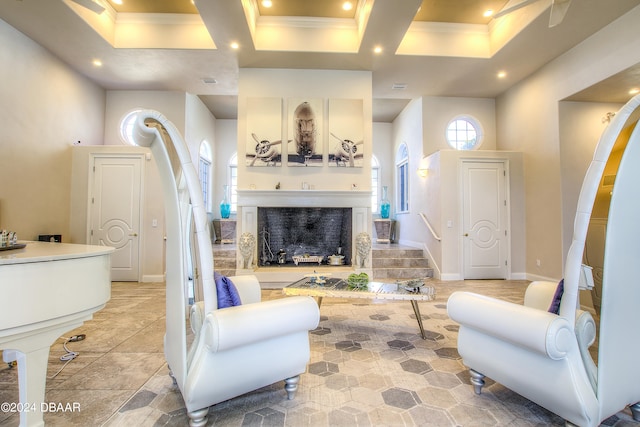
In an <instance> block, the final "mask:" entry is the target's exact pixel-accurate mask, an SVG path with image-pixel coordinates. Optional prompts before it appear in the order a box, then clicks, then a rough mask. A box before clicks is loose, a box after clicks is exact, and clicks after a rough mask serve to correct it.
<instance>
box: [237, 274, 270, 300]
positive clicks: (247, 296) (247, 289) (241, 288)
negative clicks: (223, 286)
mask: <svg viewBox="0 0 640 427" xmlns="http://www.w3.org/2000/svg"><path fill="white" fill-rule="evenodd" d="M229 279H231V281H232V282H233V284H234V285H235V287H236V289H237V290H238V294H239V295H240V301H242V304H243V305H244V304H253V303H256V302H260V300H261V298H262V295H261V289H260V282H258V278H257V277H256V276H254V275H247V276H230V277H229Z"/></svg>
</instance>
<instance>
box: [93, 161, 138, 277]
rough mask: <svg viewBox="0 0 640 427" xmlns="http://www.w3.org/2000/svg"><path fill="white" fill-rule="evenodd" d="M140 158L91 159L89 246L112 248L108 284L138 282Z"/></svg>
mask: <svg viewBox="0 0 640 427" xmlns="http://www.w3.org/2000/svg"><path fill="white" fill-rule="evenodd" d="M143 164H144V158H143V156H142V155H115V156H102V155H96V156H94V157H93V168H92V171H93V181H92V185H91V194H90V196H89V197H90V200H89V204H90V219H89V227H90V229H89V239H88V240H89V242H90V244H92V245H105V246H111V247H114V248H116V251H115V252H114V253H113V254H112V255H111V280H114V281H138V280H139V275H140V255H139V253H140V222H141V211H140V207H141V200H140V198H141V195H142V176H143V175H142V169H143Z"/></svg>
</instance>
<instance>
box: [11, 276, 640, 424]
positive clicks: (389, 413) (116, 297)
mask: <svg viewBox="0 0 640 427" xmlns="http://www.w3.org/2000/svg"><path fill="white" fill-rule="evenodd" d="M436 285H437V289H438V296H437V299H436V301H434V302H433V303H428V304H422V305H421V310H422V315H423V317H424V319H425V328H426V329H427V330H428V331H429V339H428V340H422V339H420V337H419V335H418V330H417V324H416V321H415V316H414V315H413V312H412V310H411V306H410V305H409V304H404V303H402V302H367V301H366V300H365V301H360V300H338V299H334V300H331V299H325V301H324V302H323V305H322V310H321V315H322V318H321V323H320V328H319V329H318V330H316V331H314V332H312V333H311V334H310V342H311V361H310V364H309V369H308V372H307V373H306V374H304V375H303V377H302V380H301V386H300V389H299V391H298V394H297V396H296V398H295V399H294V400H293V401H287V400H286V398H285V397H284V392H283V390H282V384H274V385H273V386H270V387H266V388H264V389H261V390H257V391H256V392H253V393H249V394H247V395H244V396H240V397H238V398H235V399H232V400H230V401H227V402H223V403H221V404H219V405H216V406H214V407H212V408H211V409H210V411H209V424H208V425H214V424H215V425H225V426H240V425H248V426H253V425H263V426H267V425H270V426H284V425H290V426H298V425H311V426H328V425H330V426H343V425H344V426H352V425H380V426H382V425H385V426H395V425H402V426H407V425H427V424H431V425H451V426H474V425H523V426H529V425H561V424H562V420H560V419H559V418H558V417H556V416H554V415H553V414H550V413H548V412H547V411H545V410H544V409H542V408H540V407H538V406H537V405H535V404H533V403H532V402H529V401H527V400H526V399H523V398H522V397H520V396H518V395H517V394H515V393H513V392H511V391H510V390H507V389H505V388H504V387H502V386H501V385H499V384H495V383H492V382H488V386H487V387H486V388H485V390H486V391H483V394H482V395H481V397H477V396H475V395H474V394H473V390H472V388H471V386H470V385H469V384H468V374H467V373H466V372H467V371H466V369H465V368H464V366H463V365H462V363H461V362H460V360H459V356H458V355H457V351H456V349H455V344H456V336H457V327H456V325H455V324H453V322H451V321H450V320H449V319H448V317H447V316H446V299H447V297H448V296H449V295H450V293H451V292H453V291H454V290H463V289H467V290H468V289H473V290H474V291H477V292H479V293H483V294H487V295H494V296H500V297H501V298H503V299H507V300H510V301H514V302H521V301H522V296H523V292H524V288H525V286H526V282H522V281H466V282H442V283H437V284H436ZM281 297H282V294H281V291H280V290H278V289H276V290H269V289H265V290H263V298H264V299H270V298H281ZM412 316H413V317H412ZM73 334H86V336H87V337H86V339H85V340H84V341H80V342H76V343H69V344H68V345H67V347H68V348H69V349H71V350H73V351H77V352H79V356H78V357H77V358H76V359H75V360H73V361H72V362H70V363H69V364H68V365H66V367H64V369H63V370H62V371H61V372H60V373H58V374H57V375H56V376H55V377H54V378H51V379H49V380H48V381H47V391H46V400H47V401H49V402H62V403H77V404H79V406H80V411H76V412H72V413H47V414H46V415H45V422H46V425H47V426H58V425H59V426H63V425H64V426H97V425H106V426H131V425H138V426H140V427H145V426H162V425H187V417H186V413H185V411H184V405H183V403H182V400H181V395H180V393H179V392H178V391H177V390H176V389H175V388H174V387H173V384H172V381H171V379H170V377H169V376H168V370H167V367H166V364H165V362H164V356H163V349H162V342H163V334H164V286H163V284H160V283H151V284H144V283H130V282H114V283H113V285H112V298H111V300H110V301H109V303H108V304H107V306H106V307H105V308H104V309H103V310H101V311H99V312H97V313H96V314H95V316H94V319H93V320H91V321H89V322H87V323H85V325H83V326H82V327H81V328H78V329H77V330H74V331H70V332H69V333H68V334H67V336H71V335H73ZM63 342H64V341H63V339H60V340H58V341H57V342H56V343H55V344H54V345H53V346H52V348H51V355H50V359H49V367H48V375H49V376H54V375H55V374H56V372H57V371H59V370H60V368H61V367H62V366H63V362H61V361H60V360H59V357H60V356H61V355H62V354H64V353H65V350H64V348H63V346H62V343H63ZM17 395H18V390H17V372H16V369H15V368H14V369H9V368H7V367H6V366H3V367H0V401H2V402H6V401H9V402H10V401H17V399H18V397H17ZM16 425H18V418H17V417H16V416H15V415H13V416H11V415H10V414H0V426H16ZM606 425H610V426H613V425H615V426H616V427H623V426H628V425H636V426H637V425H638V423H635V422H633V420H632V419H631V417H630V416H629V413H628V412H621V413H619V414H618V415H617V416H614V417H613V418H612V419H610V420H607V422H606Z"/></svg>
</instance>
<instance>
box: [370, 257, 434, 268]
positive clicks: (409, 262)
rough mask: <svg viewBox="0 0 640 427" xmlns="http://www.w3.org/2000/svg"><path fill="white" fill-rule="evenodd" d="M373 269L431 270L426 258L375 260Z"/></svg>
mask: <svg viewBox="0 0 640 427" xmlns="http://www.w3.org/2000/svg"><path fill="white" fill-rule="evenodd" d="M372 266H373V268H429V260H428V259H426V258H373V260H372Z"/></svg>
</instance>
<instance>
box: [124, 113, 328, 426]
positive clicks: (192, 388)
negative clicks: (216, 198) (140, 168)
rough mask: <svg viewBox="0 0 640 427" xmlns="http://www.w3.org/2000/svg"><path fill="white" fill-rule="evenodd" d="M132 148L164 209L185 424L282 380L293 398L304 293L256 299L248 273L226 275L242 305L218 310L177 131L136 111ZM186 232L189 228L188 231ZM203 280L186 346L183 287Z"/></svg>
mask: <svg viewBox="0 0 640 427" xmlns="http://www.w3.org/2000/svg"><path fill="white" fill-rule="evenodd" d="M134 134H135V135H134V139H135V141H136V142H137V144H138V145H141V146H147V147H151V152H152V154H153V157H154V159H155V161H156V164H157V166H158V170H159V173H160V179H161V181H162V189H163V194H164V199H165V200H164V201H165V214H166V234H167V243H166V290H167V292H166V301H167V302H166V328H167V329H166V334H165V343H164V349H165V357H166V359H167V363H168V365H169V368H170V370H171V374H172V376H173V378H174V381H175V383H176V385H177V386H178V387H179V388H180V391H181V392H182V397H183V399H184V402H185V406H186V409H187V413H188V416H189V425H190V426H204V425H206V423H207V414H208V411H209V407H210V406H212V405H215V404H216V403H219V402H222V401H225V400H228V399H230V398H233V397H235V396H239V395H241V394H244V393H247V392H250V391H253V390H256V389H258V388H261V387H264V386H267V385H269V384H273V383H275V382H278V381H282V380H284V382H285V390H286V393H287V398H289V399H292V398H293V396H294V394H295V391H296V389H297V387H298V381H299V376H300V374H302V373H304V372H305V370H306V366H307V363H308V362H309V356H310V349H309V330H312V329H314V328H316V327H317V326H318V322H319V320H320V313H319V309H318V305H317V304H316V302H315V301H314V300H313V299H312V298H311V297H288V298H282V299H278V300H273V301H266V302H261V301H260V295H261V293H260V285H259V283H258V280H257V278H256V277H255V276H236V277H231V281H232V282H233V284H234V285H235V287H236V288H237V290H238V294H239V296H240V300H241V303H242V304H241V305H237V306H233V307H227V308H224V309H219V308H218V299H217V294H216V285H215V283H214V277H213V276H214V275H213V254H212V248H211V239H210V234H209V226H208V219H207V215H206V212H205V210H204V206H203V200H202V190H201V189H200V183H199V180H198V176H197V174H196V171H195V167H194V165H193V163H192V162H191V157H190V154H189V151H188V149H187V147H186V145H185V143H184V141H183V140H182V137H181V136H180V133H179V132H178V131H177V129H176V128H175V127H174V125H173V124H172V123H171V122H169V121H168V120H167V119H166V118H165V117H164V116H162V115H161V114H160V113H157V112H154V111H143V112H141V113H139V115H138V120H137V123H136V126H135V128H134ZM192 230H194V231H195V235H193V233H192ZM192 279H194V280H199V281H201V285H202V294H203V301H200V302H197V303H195V304H193V305H192V306H191V310H190V311H191V313H190V321H191V329H192V331H193V333H194V339H193V342H192V344H191V346H190V347H189V349H188V350H187V339H186V328H187V325H186V318H187V302H186V300H187V298H186V295H187V288H188V286H189V284H190V282H191V280H192Z"/></svg>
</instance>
